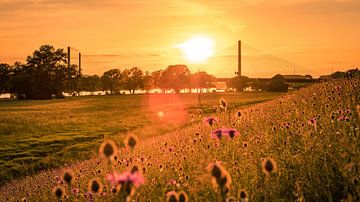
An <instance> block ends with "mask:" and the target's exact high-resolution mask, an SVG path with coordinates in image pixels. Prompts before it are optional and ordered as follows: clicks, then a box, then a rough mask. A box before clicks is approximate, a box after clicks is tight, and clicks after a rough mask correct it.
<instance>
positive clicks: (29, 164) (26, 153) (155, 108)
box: [0, 92, 279, 185]
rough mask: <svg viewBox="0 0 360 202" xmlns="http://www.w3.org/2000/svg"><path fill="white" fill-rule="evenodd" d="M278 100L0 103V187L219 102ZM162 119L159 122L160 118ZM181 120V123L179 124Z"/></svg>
mask: <svg viewBox="0 0 360 202" xmlns="http://www.w3.org/2000/svg"><path fill="white" fill-rule="evenodd" d="M277 96H279V94H277V93H266V92H264V93H241V94H231V93H229V94H202V95H201V105H200V106H199V105H198V97H197V95H195V94H181V95H179V96H178V95H161V94H151V95H122V96H87V97H68V98H66V99H54V100H29V101H10V100H2V101H0V142H1V148H0V185H1V184H4V183H5V182H8V181H9V180H11V179H14V178H21V177H24V176H31V175H33V174H36V173H38V172H39V171H41V170H46V169H49V168H57V167H60V166H64V165H66V164H70V163H74V162H76V161H80V160H85V159H89V158H91V157H93V156H95V155H97V153H98V147H99V145H100V144H101V142H102V141H103V140H104V139H107V138H111V139H113V140H114V141H116V142H117V143H119V144H121V142H122V140H123V139H124V137H125V134H127V133H129V132H133V133H136V134H140V135H139V136H140V137H141V138H142V139H145V138H147V137H151V136H156V135H161V134H165V133H167V132H169V131H170V130H173V129H175V128H179V127H185V126H186V125H188V124H189V123H191V122H190V121H189V119H188V117H189V115H190V114H191V113H197V109H199V108H200V109H202V110H203V111H204V113H205V114H206V113H210V112H211V109H212V105H211V104H212V103H217V102H218V100H219V99H220V98H221V97H224V98H225V99H227V100H230V101H232V103H233V105H234V106H233V107H239V106H247V105H249V104H254V103H257V102H263V101H267V100H270V99H273V98H275V97H277ZM159 112H162V113H164V114H166V117H164V118H162V117H159V115H158V113H159ZM178 114H182V115H183V117H182V120H179V119H177V117H178Z"/></svg>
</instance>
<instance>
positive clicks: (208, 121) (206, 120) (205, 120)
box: [203, 116, 219, 126]
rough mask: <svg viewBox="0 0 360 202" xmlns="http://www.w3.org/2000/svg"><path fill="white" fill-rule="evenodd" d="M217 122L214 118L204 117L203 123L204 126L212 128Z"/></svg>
mask: <svg viewBox="0 0 360 202" xmlns="http://www.w3.org/2000/svg"><path fill="white" fill-rule="evenodd" d="M218 121H219V120H218V119H217V118H216V117H213V116H210V117H205V118H204V120H203V122H204V124H205V125H207V124H209V125H210V126H213V125H214V123H216V122H218Z"/></svg>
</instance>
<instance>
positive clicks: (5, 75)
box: [0, 63, 11, 94]
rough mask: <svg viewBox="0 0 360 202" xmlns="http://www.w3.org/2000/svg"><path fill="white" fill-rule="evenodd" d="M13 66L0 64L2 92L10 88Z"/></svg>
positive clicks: (0, 90) (0, 88) (0, 86)
mask: <svg viewBox="0 0 360 202" xmlns="http://www.w3.org/2000/svg"><path fill="white" fill-rule="evenodd" d="M10 77H11V66H10V65H8V64H4V63H3V64H0V94H1V93H4V92H9V90H10Z"/></svg>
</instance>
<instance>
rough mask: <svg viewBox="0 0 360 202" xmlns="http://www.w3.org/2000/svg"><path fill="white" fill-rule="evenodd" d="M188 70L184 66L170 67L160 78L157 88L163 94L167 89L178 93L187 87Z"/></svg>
mask: <svg viewBox="0 0 360 202" xmlns="http://www.w3.org/2000/svg"><path fill="white" fill-rule="evenodd" d="M189 75H190V70H189V68H188V67H187V66H186V65H170V66H168V67H167V68H166V69H165V70H164V71H163V72H162V73H161V76H160V80H159V87H160V88H161V89H162V91H163V92H165V90H167V89H174V91H175V93H180V91H181V89H184V88H186V87H187V84H188V79H189Z"/></svg>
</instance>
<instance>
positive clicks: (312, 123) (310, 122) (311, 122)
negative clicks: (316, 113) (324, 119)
mask: <svg viewBox="0 0 360 202" xmlns="http://www.w3.org/2000/svg"><path fill="white" fill-rule="evenodd" d="M308 123H309V124H311V125H316V118H311V119H309V121H308Z"/></svg>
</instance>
